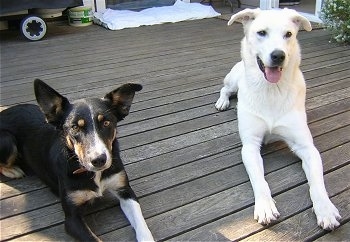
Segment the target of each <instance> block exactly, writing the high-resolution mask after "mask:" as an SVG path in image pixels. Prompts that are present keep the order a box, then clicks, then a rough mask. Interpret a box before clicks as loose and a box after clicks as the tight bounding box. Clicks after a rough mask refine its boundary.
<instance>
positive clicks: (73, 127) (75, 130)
mask: <svg viewBox="0 0 350 242" xmlns="http://www.w3.org/2000/svg"><path fill="white" fill-rule="evenodd" d="M72 130H73V132H78V130H79V126H78V125H76V124H73V125H72Z"/></svg>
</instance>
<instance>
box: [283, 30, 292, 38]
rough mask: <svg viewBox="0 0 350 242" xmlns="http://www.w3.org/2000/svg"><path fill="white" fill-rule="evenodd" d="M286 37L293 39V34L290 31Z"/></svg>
mask: <svg viewBox="0 0 350 242" xmlns="http://www.w3.org/2000/svg"><path fill="white" fill-rule="evenodd" d="M284 37H286V38H290V37H292V32H290V31H288V32H287V33H286V35H285V36H284Z"/></svg>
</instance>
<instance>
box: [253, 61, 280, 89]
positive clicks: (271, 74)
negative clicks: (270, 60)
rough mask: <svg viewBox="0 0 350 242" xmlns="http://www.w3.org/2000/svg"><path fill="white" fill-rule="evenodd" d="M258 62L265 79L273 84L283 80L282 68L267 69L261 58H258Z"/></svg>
mask: <svg viewBox="0 0 350 242" xmlns="http://www.w3.org/2000/svg"><path fill="white" fill-rule="evenodd" d="M256 60H257V62H258V66H259V68H260V70H261V71H262V73H264V76H265V79H266V80H267V81H268V82H271V83H277V82H278V81H279V80H280V79H281V75H282V70H283V69H282V67H280V66H274V67H265V65H264V63H263V62H262V60H261V59H260V58H259V57H256Z"/></svg>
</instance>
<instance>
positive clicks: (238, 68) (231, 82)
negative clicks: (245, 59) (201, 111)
mask: <svg viewBox="0 0 350 242" xmlns="http://www.w3.org/2000/svg"><path fill="white" fill-rule="evenodd" d="M243 69H244V66H243V63H242V61H241V62H238V63H237V64H236V65H235V66H234V67H233V68H232V69H231V71H230V72H229V73H228V74H227V75H226V77H225V79H224V86H223V88H221V91H220V97H219V99H218V100H217V101H216V104H215V107H216V109H217V110H219V111H224V110H226V109H228V107H229V106H230V97H231V95H232V94H233V93H236V92H237V90H238V80H239V78H240V76H241V74H240V73H241V72H242V70H243Z"/></svg>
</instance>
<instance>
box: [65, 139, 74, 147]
mask: <svg viewBox="0 0 350 242" xmlns="http://www.w3.org/2000/svg"><path fill="white" fill-rule="evenodd" d="M66 144H67V147H68V148H69V149H70V150H73V149H74V146H73V143H72V140H71V139H70V138H69V136H68V135H67V136H66Z"/></svg>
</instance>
